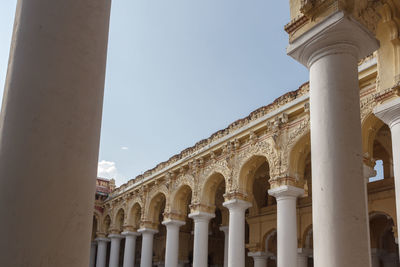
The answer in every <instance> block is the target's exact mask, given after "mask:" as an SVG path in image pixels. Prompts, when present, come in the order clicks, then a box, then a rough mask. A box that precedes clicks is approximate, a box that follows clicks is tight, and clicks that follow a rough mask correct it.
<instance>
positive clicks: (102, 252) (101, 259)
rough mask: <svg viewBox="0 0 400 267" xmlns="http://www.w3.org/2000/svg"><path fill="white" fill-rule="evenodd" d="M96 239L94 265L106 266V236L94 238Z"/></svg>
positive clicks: (97, 266) (107, 240)
mask: <svg viewBox="0 0 400 267" xmlns="http://www.w3.org/2000/svg"><path fill="white" fill-rule="evenodd" d="M96 241H97V259H96V267H106V259H107V242H109V241H110V240H109V239H108V238H96Z"/></svg>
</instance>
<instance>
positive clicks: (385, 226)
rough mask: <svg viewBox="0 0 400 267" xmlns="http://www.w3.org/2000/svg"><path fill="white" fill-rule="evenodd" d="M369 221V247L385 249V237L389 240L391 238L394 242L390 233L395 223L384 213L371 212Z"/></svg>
mask: <svg viewBox="0 0 400 267" xmlns="http://www.w3.org/2000/svg"><path fill="white" fill-rule="evenodd" d="M369 219H370V239H371V240H370V241H371V247H372V248H379V249H384V248H387V242H385V241H387V237H389V238H390V236H391V239H392V241H393V242H394V235H393V232H392V231H393V227H394V226H395V223H394V220H393V218H392V217H391V216H390V215H389V214H387V213H385V212H372V213H370V218H369ZM393 242H392V243H393ZM389 243H390V242H389ZM385 246H386V247H385ZM394 246H395V245H394ZM392 247H393V244H392ZM395 251H396V252H397V249H395Z"/></svg>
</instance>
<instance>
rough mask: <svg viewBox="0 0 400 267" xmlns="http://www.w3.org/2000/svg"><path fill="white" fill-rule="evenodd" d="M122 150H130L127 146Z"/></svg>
mask: <svg viewBox="0 0 400 267" xmlns="http://www.w3.org/2000/svg"><path fill="white" fill-rule="evenodd" d="M121 149H122V150H128V149H129V148H128V147H127V146H123V147H121Z"/></svg>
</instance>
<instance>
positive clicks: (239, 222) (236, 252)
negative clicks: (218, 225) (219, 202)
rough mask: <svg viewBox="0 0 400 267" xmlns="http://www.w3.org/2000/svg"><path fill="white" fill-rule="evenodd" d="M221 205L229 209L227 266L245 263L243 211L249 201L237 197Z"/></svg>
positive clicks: (234, 266)
mask: <svg viewBox="0 0 400 267" xmlns="http://www.w3.org/2000/svg"><path fill="white" fill-rule="evenodd" d="M223 205H224V206H225V207H227V208H228V209H229V240H228V242H229V246H228V266H229V267H243V266H244V265H245V256H246V255H245V211H246V209H248V208H249V207H251V203H249V202H247V201H243V200H239V199H233V200H229V201H227V202H224V203H223Z"/></svg>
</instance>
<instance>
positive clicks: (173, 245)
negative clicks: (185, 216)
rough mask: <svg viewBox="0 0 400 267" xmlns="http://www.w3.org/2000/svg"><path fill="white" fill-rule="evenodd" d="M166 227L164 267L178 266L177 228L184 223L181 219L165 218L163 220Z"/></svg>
mask: <svg viewBox="0 0 400 267" xmlns="http://www.w3.org/2000/svg"><path fill="white" fill-rule="evenodd" d="M162 224H164V225H165V227H166V228H167V241H166V247H165V267H176V266H178V256H179V228H180V227H181V226H182V225H184V224H185V222H183V221H177V220H166V221H163V223H162Z"/></svg>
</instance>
